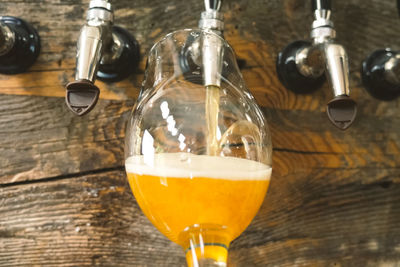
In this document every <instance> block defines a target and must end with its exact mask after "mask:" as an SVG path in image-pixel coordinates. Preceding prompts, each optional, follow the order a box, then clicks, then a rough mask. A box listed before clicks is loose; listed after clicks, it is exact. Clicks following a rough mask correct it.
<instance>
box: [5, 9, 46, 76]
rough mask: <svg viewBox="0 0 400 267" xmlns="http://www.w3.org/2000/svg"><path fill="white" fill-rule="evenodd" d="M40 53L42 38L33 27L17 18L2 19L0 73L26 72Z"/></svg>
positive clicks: (6, 17)
mask: <svg viewBox="0 0 400 267" xmlns="http://www.w3.org/2000/svg"><path fill="white" fill-rule="evenodd" d="M39 52H40V37H39V34H38V33H37V31H36V30H35V28H33V27H32V25H30V24H29V23H27V22H26V21H24V20H22V19H20V18H17V17H11V16H2V17H0V73H2V74H18V73H22V72H25V71H26V70H27V69H28V68H29V67H30V66H32V65H33V63H34V62H35V61H36V59H37V57H38V56H39Z"/></svg>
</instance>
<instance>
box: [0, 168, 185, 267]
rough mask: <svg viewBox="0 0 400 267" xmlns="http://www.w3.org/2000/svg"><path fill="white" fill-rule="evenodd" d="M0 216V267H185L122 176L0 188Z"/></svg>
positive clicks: (111, 174) (178, 252)
mask: <svg viewBox="0 0 400 267" xmlns="http://www.w3.org/2000/svg"><path fill="white" fill-rule="evenodd" d="M0 214H2V216H1V218H0V266H4V267H11V266H184V262H185V258H184V254H183V252H182V251H181V250H180V248H179V246H178V245H175V244H173V243H172V242H170V241H169V240H167V239H166V238H165V237H163V236H162V235H161V234H160V233H158V232H156V231H155V229H154V228H153V226H152V225H151V223H150V222H149V221H148V220H147V219H146V218H145V217H144V215H143V214H142V213H141V211H140V209H139V207H138V206H137V204H136V202H135V200H134V198H133V196H132V194H131V192H130V189H129V187H128V186H127V182H126V180H125V175H124V172H123V171H121V170H117V171H108V172H103V173H96V174H92V175H87V176H82V177H77V178H73V179H56V180H53V181H47V182H42V183H34V184H26V185H19V186H12V187H5V188H0ZM149 264H150V265H149Z"/></svg>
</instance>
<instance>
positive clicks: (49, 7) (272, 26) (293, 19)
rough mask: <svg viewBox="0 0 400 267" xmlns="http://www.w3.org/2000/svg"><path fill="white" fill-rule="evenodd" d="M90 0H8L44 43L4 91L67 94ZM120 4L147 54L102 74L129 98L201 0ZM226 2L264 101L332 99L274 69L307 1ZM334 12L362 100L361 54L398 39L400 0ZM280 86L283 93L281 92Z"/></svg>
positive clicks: (296, 103) (341, 6)
mask: <svg viewBox="0 0 400 267" xmlns="http://www.w3.org/2000/svg"><path fill="white" fill-rule="evenodd" d="M88 2H89V0H83V1H82V0H69V1H56V0H42V1H40V2H37V1H32V0H30V1H28V0H25V1H23V5H21V1H17V0H7V1H3V3H2V5H1V6H0V13H1V14H10V15H15V16H20V17H23V18H24V17H25V18H26V19H27V20H29V21H30V22H32V24H33V25H35V26H36V27H37V28H38V30H39V32H40V34H41V37H42V44H43V47H42V53H41V55H40V57H39V60H38V62H37V63H36V64H35V65H34V66H33V67H32V69H31V70H30V71H29V72H28V73H25V74H21V75H16V76H4V75H0V80H1V83H0V93H5V94H27V95H41V96H57V97H63V96H64V86H65V84H66V83H67V82H68V81H70V80H72V79H73V69H74V65H75V63H74V62H75V60H74V58H75V54H76V52H75V51H76V41H77V38H78V34H79V29H80V27H81V26H82V24H83V23H84V19H85V12H86V10H87V6H88ZM16 6H18V8H16ZM114 6H115V17H116V24H119V25H122V26H124V27H126V28H127V29H128V30H130V31H131V32H132V33H133V34H134V35H135V36H136V38H137V39H138V41H139V42H140V44H141V53H142V55H143V57H142V62H141V65H140V68H139V70H138V71H137V73H136V74H134V75H132V76H131V77H130V78H129V79H128V80H125V81H122V82H119V83H114V84H103V83H101V82H99V86H100V87H101V89H102V94H101V97H102V98H104V99H119V100H123V99H128V98H132V97H135V96H137V93H138V88H139V87H140V84H141V81H142V78H143V75H142V74H143V71H144V67H145V60H146V56H145V55H146V53H147V51H148V50H149V49H150V47H151V46H152V45H153V44H154V42H156V41H157V40H159V39H160V38H161V37H162V36H164V35H165V34H166V33H168V32H170V31H172V30H176V29H180V28H182V27H196V25H197V21H198V18H199V14H200V12H201V10H202V9H203V3H202V2H201V1H194V0H191V1H184V2H179V1H178V2H174V1H172V2H171V1H160V0H157V1H151V2H150V1H145V0H140V1H135V2H134V3H132V2H131V1H129V0H120V1H115V3H114ZM223 10H224V12H225V17H226V31H225V36H226V38H227V40H228V41H229V42H230V43H231V44H232V46H233V48H234V49H235V51H236V52H237V54H238V57H239V58H241V59H242V60H244V61H245V62H246V70H244V71H243V72H244V76H245V78H246V80H247V82H248V85H249V87H250V88H252V89H253V93H254V94H256V95H259V97H258V99H259V101H260V103H262V104H263V105H268V106H273V107H278V108H286V109H289V108H290V109H293V108H302V109H305V108H312V109H316V108H320V107H321V105H320V104H321V103H319V102H318V101H321V100H322V103H326V101H327V100H328V99H329V97H330V96H331V92H329V90H328V89H327V88H324V91H325V92H324V93H317V94H316V95H314V97H306V98H303V97H302V96H296V95H294V94H291V93H287V92H285V90H284V88H283V87H282V86H281V84H280V83H279V82H278V80H277V78H276V73H275V59H276V55H277V54H278V52H279V51H280V50H281V49H282V48H283V47H284V46H285V45H287V44H288V43H289V42H291V41H294V40H297V39H307V38H308V35H309V29H310V24H311V21H312V17H311V14H310V7H309V1H299V0H284V1H268V2H264V1H252V2H251V3H249V2H248V1H244V0H237V1H234V2H226V3H225V4H224V5H223ZM182 14H185V15H182ZM174 18H176V19H174ZM178 18H179V19H178ZM333 20H334V22H335V25H336V28H337V32H338V41H339V42H341V43H343V44H344V46H345V47H346V48H347V50H348V53H349V56H350V59H351V60H350V63H351V68H350V69H351V73H352V75H351V78H352V87H353V88H354V90H355V91H362V93H361V92H354V93H355V96H356V97H357V98H360V97H361V100H363V101H364V98H365V97H364V95H365V92H363V89H362V88H361V87H360V82H359V80H360V79H359V68H360V64H361V61H362V59H363V58H364V57H365V56H366V55H368V54H369V53H370V52H371V51H373V50H374V49H377V48H382V47H392V48H393V49H398V48H399V47H400V46H399V45H398V44H399V43H400V40H399V37H398V34H397V32H396V29H397V28H398V27H399V26H400V21H399V19H398V18H397V13H396V10H395V1H377V0H375V1H369V2H368V3H364V2H363V1H361V0H352V1H343V0H342V1H336V2H335V3H334V15H333ZM348 25H351V26H352V27H351V28H349V27H348ZM269 90H272V91H269ZM265 94H267V95H265ZM278 94H279V95H280V98H278V99H276V98H275V97H277V96H278ZM261 96H262V97H261ZM324 96H325V97H324ZM321 97H322V98H323V99H321ZM322 106H323V105H322Z"/></svg>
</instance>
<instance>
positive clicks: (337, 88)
mask: <svg viewBox="0 0 400 267" xmlns="http://www.w3.org/2000/svg"><path fill="white" fill-rule="evenodd" d="M324 57H325V64H326V70H327V73H326V75H327V77H328V81H329V83H330V85H331V87H332V90H333V94H334V96H335V97H336V96H341V95H347V96H348V95H349V94H350V89H349V63H348V57H347V53H346V50H345V49H344V48H343V46H342V45H340V44H336V43H326V44H325V45H324Z"/></svg>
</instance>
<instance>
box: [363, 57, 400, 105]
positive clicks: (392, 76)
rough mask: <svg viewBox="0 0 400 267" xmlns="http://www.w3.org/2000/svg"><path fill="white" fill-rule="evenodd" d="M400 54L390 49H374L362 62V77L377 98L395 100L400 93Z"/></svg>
mask: <svg viewBox="0 0 400 267" xmlns="http://www.w3.org/2000/svg"><path fill="white" fill-rule="evenodd" d="M399 61H400V54H399V53H398V52H395V51H392V50H390V49H380V50H376V51H374V52H373V53H372V54H371V55H369V56H368V57H367V58H366V59H365V60H364V61H363V63H362V70H361V79H362V83H363V85H364V87H365V88H366V89H367V91H368V92H369V93H370V94H371V95H372V96H373V97H375V98H377V99H380V100H386V101H389V100H393V99H395V98H397V97H398V96H399V95H400V80H399V78H400V77H399V74H400V62H399Z"/></svg>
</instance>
